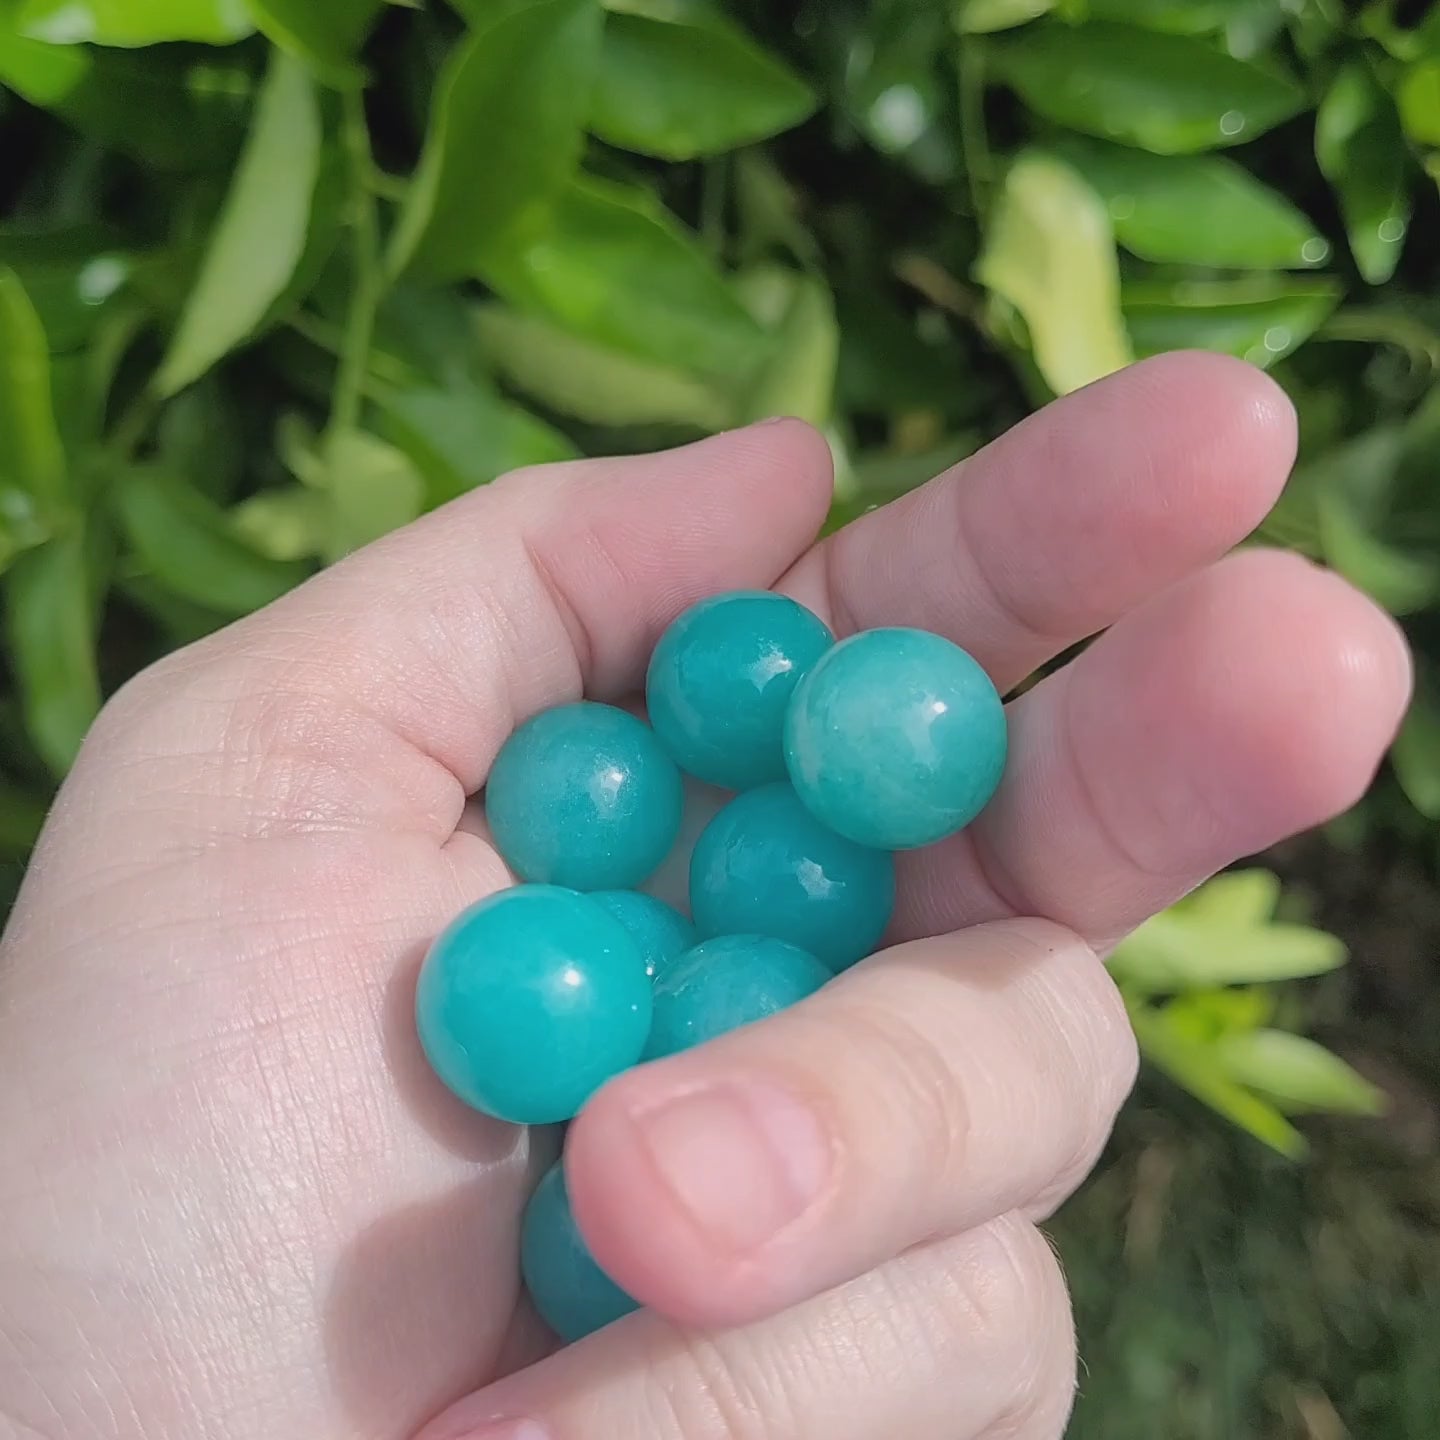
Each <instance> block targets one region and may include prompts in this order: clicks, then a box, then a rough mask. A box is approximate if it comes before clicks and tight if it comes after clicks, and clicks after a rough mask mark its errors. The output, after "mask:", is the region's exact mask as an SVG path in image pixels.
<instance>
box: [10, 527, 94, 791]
mask: <svg viewBox="0 0 1440 1440" xmlns="http://www.w3.org/2000/svg"><path fill="white" fill-rule="evenodd" d="M89 563H90V562H89V554H88V551H87V547H86V544H85V540H84V537H83V536H82V535H80V534H79V533H76V534H72V535H67V536H65V537H63V538H60V539H55V540H51V541H48V542H47V543H46V544H44V545H41V546H40V547H39V548H38V549H34V550H30V551H28V552H27V553H26V554H24V555H21V556H19V557H18V558H17V559H16V560H15V563H14V564H13V565H12V567H11V569H10V573H9V574H8V575H7V576H6V577H5V610H6V621H7V632H6V633H7V636H8V639H9V645H10V657H11V660H12V663H13V664H14V667H15V678H16V680H17V682H18V684H19V687H20V698H21V703H22V706H23V708H24V713H25V726H26V729H27V730H28V731H29V733H30V738H31V740H32V741H33V743H34V745H35V749H36V750H37V751H38V752H39V754H40V757H41V758H42V759H43V760H44V761H45V763H46V764H47V765H49V767H50V768H51V769H52V770H53V771H54V772H55V774H57V775H63V774H64V773H65V772H66V771H67V770H68V769H69V768H70V765H71V763H72V762H73V761H74V759H75V756H76V754H77V752H78V751H79V749H80V742H81V741H82V740H83V739H84V738H85V732H86V731H87V730H88V729H89V728H90V723H91V721H93V720H94V718H95V716H96V714H97V712H98V711H99V709H100V680H99V675H98V672H97V669H96V660H95V619H96V617H95V603H94V581H93V577H92V575H91V573H90V569H89Z"/></svg>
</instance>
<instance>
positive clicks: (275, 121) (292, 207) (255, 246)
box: [155, 53, 323, 395]
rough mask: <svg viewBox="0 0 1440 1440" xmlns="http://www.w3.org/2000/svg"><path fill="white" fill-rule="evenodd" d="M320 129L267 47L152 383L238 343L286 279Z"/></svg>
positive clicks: (170, 380)
mask: <svg viewBox="0 0 1440 1440" xmlns="http://www.w3.org/2000/svg"><path fill="white" fill-rule="evenodd" d="M322 140H323V135H322V130H321V121H320V106H319V99H318V97H317V95H316V93H315V87H314V83H313V82H312V81H311V79H310V77H309V75H308V74H307V73H306V71H305V69H304V68H303V66H301V65H300V64H299V63H298V62H297V61H295V60H292V59H290V58H289V57H287V56H285V55H283V54H279V53H277V54H276V55H275V56H274V58H273V60H272V61H271V66H270V73H269V74H268V76H267V77H266V80H265V84H264V86H263V87H262V89H261V92H260V96H259V99H258V101H257V104H256V108H255V119H254V123H253V125H252V128H251V131H250V135H249V138H248V140H247V141H246V145H245V151H244V153H243V155H242V156H241V158H240V163H239V166H238V168H237V170H236V172H235V179H234V182H233V184H232V185H231V188H230V191H229V194H228V195H227V196H226V200H225V205H224V208H223V209H222V211H221V213H220V217H219V219H218V221H217V223H216V226H215V230H214V232H213V234H212V236H211V239H210V246H209V249H208V251H207V252H206V255H205V260H204V262H203V264H202V266H201V269H200V274H199V277H198V278H197V280H196V282H195V286H194V289H193V290H192V291H191V294H190V297H189V299H188V300H187V301H186V304H185V310H184V312H183V313H182V315H181V317H180V323H179V325H178V326H177V328H176V331H175V334H174V336H173V338H172V339H171V342H170V348H169V350H168V351H167V353H166V356H165V360H164V363H163V364H162V365H161V367H160V371H159V374H158V375H157V376H156V380H155V386H156V389H157V390H158V391H159V392H160V393H161V394H162V395H173V394H174V393H175V392H176V391H177V390H181V389H183V388H184V387H185V386H186V385H188V384H190V383H191V382H192V381H194V380H197V379H198V378H199V377H200V376H201V375H203V374H204V373H205V371H206V370H208V369H209V368H210V367H211V366H212V365H213V364H215V362H216V361H217V360H219V359H221V358H222V357H223V356H224V355H226V354H228V353H229V352H230V351H231V350H232V349H234V348H235V347H236V346H237V345H240V344H242V343H243V342H244V341H245V339H246V338H247V337H248V336H249V335H250V333H251V332H252V331H253V330H254V328H255V327H256V326H257V325H258V324H259V323H260V321H261V320H262V319H263V318H264V317H265V315H266V313H267V312H268V311H269V309H270V307H271V306H272V304H273V303H274V302H275V300H276V299H277V298H278V297H279V296H280V295H281V294H282V293H283V292H284V290H285V288H286V287H287V286H288V285H289V284H290V281H291V279H292V277H293V276H294V274H295V270H296V267H297V266H298V265H299V263H300V260H301V257H302V256H303V255H304V253H305V246H306V239H307V236H308V233H309V222H310V206H311V200H312V197H313V195H314V192H315V182H316V177H317V175H318V174H319V170H320V157H321V145H322Z"/></svg>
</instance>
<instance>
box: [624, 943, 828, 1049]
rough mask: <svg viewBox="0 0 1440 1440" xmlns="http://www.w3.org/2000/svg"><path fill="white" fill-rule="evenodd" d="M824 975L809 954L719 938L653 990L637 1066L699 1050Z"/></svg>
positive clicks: (800, 995) (798, 996) (794, 997)
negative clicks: (647, 1029)
mask: <svg viewBox="0 0 1440 1440" xmlns="http://www.w3.org/2000/svg"><path fill="white" fill-rule="evenodd" d="M830 978H831V977H830V971H829V970H827V969H826V968H825V966H823V965H822V964H821V963H820V962H819V961H818V960H817V959H816V958H815V957H814V956H813V955H810V954H808V953H807V952H806V951H804V950H801V949H799V948H798V947H797V946H794V945H787V944H786V943H785V942H784V941H783V940H772V939H771V938H769V937H768V936H765V935H721V936H717V937H716V938H715V939H713V940H705V941H702V942H701V943H700V944H699V945H697V946H696V947H695V948H694V949H693V950H691V951H690V952H689V953H688V954H686V955H682V956H681V957H680V959H679V960H678V961H676V963H675V965H674V967H673V968H672V969H671V970H670V971H669V972H668V973H667V974H666V976H665V978H664V979H663V980H661V981H660V983H659V984H658V985H657V986H656V987H655V1016H654V1019H653V1020H652V1021H651V1022H650V1040H649V1043H648V1044H647V1045H646V1046H645V1059H647V1060H659V1059H661V1058H663V1057H664V1056H666V1055H674V1054H676V1053H677V1052H678V1051H681V1050H688V1049H689V1048H690V1047H691V1046H692V1045H703V1044H704V1043H705V1041H707V1040H713V1039H714V1038H715V1037H716V1036H717V1035H723V1034H725V1033H726V1031H728V1030H734V1029H736V1028H737V1027H738V1026H741V1025H749V1024H751V1023H752V1022H753V1021H756V1020H763V1019H764V1018H765V1017H766V1016H767V1015H774V1014H775V1013H776V1012H777V1011H780V1010H784V1009H785V1008H786V1007H787V1006H790V1005H794V1004H795V1003H796V1002H797V1001H800V1000H803V999H804V998H805V997H806V996H807V995H813V994H814V993H815V992H816V991H817V990H818V989H819V988H820V987H821V986H822V985H823V984H824V983H825V982H826V981H827V980H829V979H830Z"/></svg>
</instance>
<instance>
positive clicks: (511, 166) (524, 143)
mask: <svg viewBox="0 0 1440 1440" xmlns="http://www.w3.org/2000/svg"><path fill="white" fill-rule="evenodd" d="M600 21H601V15H600V11H599V8H598V5H597V4H596V0H541V3H538V4H534V5H530V6H528V7H526V8H525V9H523V10H519V11H517V12H515V13H514V14H510V15H502V16H501V17H500V18H499V19H497V20H495V21H494V22H493V23H492V24H489V25H485V26H483V27H482V28H480V29H477V30H476V31H475V32H474V33H473V34H471V35H470V37H469V38H468V39H467V40H465V41H463V42H462V43H461V44H460V45H458V46H457V47H456V49H455V50H454V52H453V53H452V55H451V57H450V59H449V60H448V61H447V62H446V65H445V68H444V70H443V71H442V73H441V76H440V80H439V82H438V84H437V86H436V91H435V99H434V102H433V104H432V107H431V113H430V129H429V134H428V135H427V136H426V138H425V150H424V153H423V155H422V156H421V159H420V166H419V169H418V171H417V172H416V175H415V179H414V181H413V182H412V183H411V186H410V190H409V192H408V194H407V196H406V200H405V204H404V207H403V209H402V210H401V214H400V219H399V223H398V226H397V229H396V232H395V235H394V239H393V242H392V246H391V252H390V268H391V270H392V272H397V273H398V272H399V271H401V270H403V269H405V268H406V267H408V266H414V267H416V268H417V269H419V270H421V271H423V272H425V273H426V274H428V275H430V276H431V277H433V278H436V279H455V278H458V277H460V276H463V275H472V274H474V273H475V270H476V267H477V266H478V265H480V264H481V263H482V262H483V261H485V260H487V259H493V258H494V257H496V256H504V255H505V253H506V250H507V247H510V246H514V245H516V244H520V243H523V241H524V239H525V237H526V235H527V233H528V232H532V231H533V230H535V229H538V228H539V227H540V226H542V225H543V223H544V220H545V215H546V211H547V209H548V207H549V205H550V203H551V202H552V201H553V200H554V199H555V197H556V196H557V195H558V194H559V193H560V191H561V190H562V189H563V188H564V186H565V183H566V182H567V181H568V180H569V179H570V178H571V176H572V175H573V174H574V173H575V168H576V165H577V164H578V162H579V158H580V151H581V146H582V143H583V138H584V129H583V127H584V119H585V114H586V112H587V110H588V109H589V101H590V90H591V85H592V82H593V79H594V72H595V59H596V55H597V53H598V47H599V44H600ZM477 159H479V160H480V162H481V168H480V170H479V171H478V172H477V168H476V165H477Z"/></svg>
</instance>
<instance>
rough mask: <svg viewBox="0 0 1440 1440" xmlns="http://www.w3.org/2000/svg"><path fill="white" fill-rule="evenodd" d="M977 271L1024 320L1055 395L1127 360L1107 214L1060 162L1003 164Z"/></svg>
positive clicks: (1028, 157) (1036, 155) (1028, 158)
mask: <svg viewBox="0 0 1440 1440" xmlns="http://www.w3.org/2000/svg"><path fill="white" fill-rule="evenodd" d="M976 273H977V276H978V278H979V280H980V282H981V283H982V284H983V285H985V286H986V288H987V289H989V290H990V291H991V292H992V293H993V294H995V295H997V296H999V297H1000V298H1001V299H1002V300H1004V301H1006V302H1007V303H1008V304H1010V305H1012V306H1014V308H1015V309H1016V310H1017V311H1018V312H1019V314H1020V316H1021V317H1022V318H1023V319H1024V321H1025V324H1026V327H1027V328H1028V330H1029V332H1030V343H1031V347H1032V349H1033V353H1034V358H1035V363H1036V366H1037V367H1038V368H1039V370H1040V373H1041V375H1043V376H1044V378H1045V382H1046V383H1047V384H1048V385H1049V386H1050V388H1051V389H1052V390H1053V391H1054V392H1055V393H1056V394H1057V395H1064V394H1067V393H1068V392H1069V391H1071V390H1076V389H1079V388H1080V386H1082V385H1088V384H1089V383H1090V382H1091V381H1092V380H1098V379H1100V377H1101V376H1103V375H1108V374H1110V373H1111V372H1112V371H1114V370H1119V369H1120V368H1121V367H1123V366H1124V365H1127V364H1128V363H1129V362H1130V359H1131V351H1130V342H1129V340H1128V338H1127V336H1126V334H1125V326H1124V322H1123V320H1122V318H1121V314H1120V272H1119V265H1118V262H1117V260H1116V258H1115V236H1114V232H1113V231H1112V229H1111V226H1110V217H1109V215H1108V214H1107V213H1106V209H1105V205H1104V203H1103V202H1102V201H1101V199H1100V197H1099V196H1098V195H1096V193H1095V192H1094V190H1092V189H1091V188H1090V186H1088V185H1087V184H1086V183H1085V182H1084V181H1083V180H1082V179H1081V178H1080V176H1079V175H1077V174H1076V173H1075V171H1074V170H1073V169H1071V168H1070V166H1068V165H1066V164H1064V163H1063V162H1062V161H1060V160H1058V159H1055V158H1054V157H1053V156H1050V155H1046V154H1043V153H1040V152H1038V151H1030V152H1027V153H1026V154H1024V155H1022V156H1020V157H1019V159H1017V160H1016V161H1015V163H1014V164H1013V165H1012V166H1011V167H1010V170H1009V173H1008V174H1007V175H1006V177H1005V186H1004V189H1003V191H1002V192H1001V195H1000V199H999V203H998V204H997V206H996V208H995V213H994V217H993V219H992V220H991V222H990V228H989V232H988V233H987V235H986V237H985V250H984V253H983V254H982V255H981V257H980V261H979V265H978V267H977V271H976Z"/></svg>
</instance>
